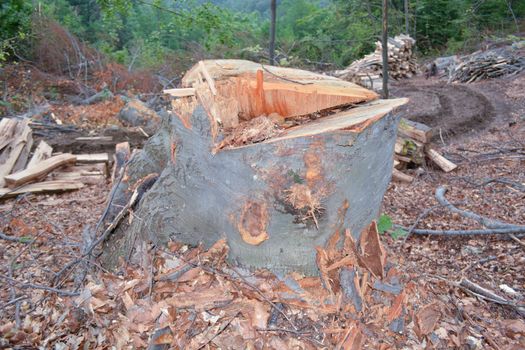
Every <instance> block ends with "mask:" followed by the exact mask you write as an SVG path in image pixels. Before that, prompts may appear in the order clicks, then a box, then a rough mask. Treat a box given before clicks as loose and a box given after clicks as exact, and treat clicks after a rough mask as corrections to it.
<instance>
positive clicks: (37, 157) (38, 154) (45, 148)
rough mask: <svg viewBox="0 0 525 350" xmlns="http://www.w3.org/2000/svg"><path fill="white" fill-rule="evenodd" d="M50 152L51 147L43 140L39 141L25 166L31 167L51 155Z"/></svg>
mask: <svg viewBox="0 0 525 350" xmlns="http://www.w3.org/2000/svg"><path fill="white" fill-rule="evenodd" d="M52 153H53V148H52V147H51V146H49V145H48V144H47V143H46V142H45V141H44V140H42V141H40V143H39V144H38V146H37V148H36V149H35V151H34V152H33V156H32V157H31V159H30V160H29V163H27V168H31V167H33V166H35V165H36V164H38V163H40V162H41V161H43V160H46V159H48V158H49V157H51V154H52Z"/></svg>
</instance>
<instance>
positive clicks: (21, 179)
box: [4, 153, 77, 188]
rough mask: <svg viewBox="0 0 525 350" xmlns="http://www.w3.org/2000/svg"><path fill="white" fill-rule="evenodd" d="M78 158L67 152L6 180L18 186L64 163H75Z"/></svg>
mask: <svg viewBox="0 0 525 350" xmlns="http://www.w3.org/2000/svg"><path fill="white" fill-rule="evenodd" d="M76 159H77V158H76V157H75V156H74V155H72V154H67V153H66V154H61V155H58V156H54V157H51V158H49V159H46V160H44V161H41V162H40V163H38V164H36V165H35V166H34V167H31V168H28V169H26V170H23V171H20V172H18V173H15V174H11V175H8V176H5V177H4V180H5V182H6V184H7V185H8V186H9V187H11V188H13V187H17V186H20V185H23V184H25V183H28V182H31V181H36V180H39V179H41V178H43V177H44V176H46V175H47V174H49V173H50V172H52V171H53V170H54V169H56V168H58V167H60V166H62V165H64V164H71V163H74V162H75V161H76Z"/></svg>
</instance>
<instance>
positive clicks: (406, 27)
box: [405, 0, 410, 35]
mask: <svg viewBox="0 0 525 350" xmlns="http://www.w3.org/2000/svg"><path fill="white" fill-rule="evenodd" d="M405 33H406V35H410V23H409V20H408V0H405Z"/></svg>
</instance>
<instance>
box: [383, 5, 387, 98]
mask: <svg viewBox="0 0 525 350" xmlns="http://www.w3.org/2000/svg"><path fill="white" fill-rule="evenodd" d="M381 45H382V46H383V51H382V53H383V98H388V0H383V30H382V38H381Z"/></svg>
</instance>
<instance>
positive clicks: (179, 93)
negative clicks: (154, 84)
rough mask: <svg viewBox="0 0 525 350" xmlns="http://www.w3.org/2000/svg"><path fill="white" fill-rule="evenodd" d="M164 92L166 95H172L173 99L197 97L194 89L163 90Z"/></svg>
mask: <svg viewBox="0 0 525 350" xmlns="http://www.w3.org/2000/svg"><path fill="white" fill-rule="evenodd" d="M162 92H163V93H165V94H168V95H171V96H173V97H186V96H194V95H195V89H194V88H182V89H166V90H163V91H162Z"/></svg>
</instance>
